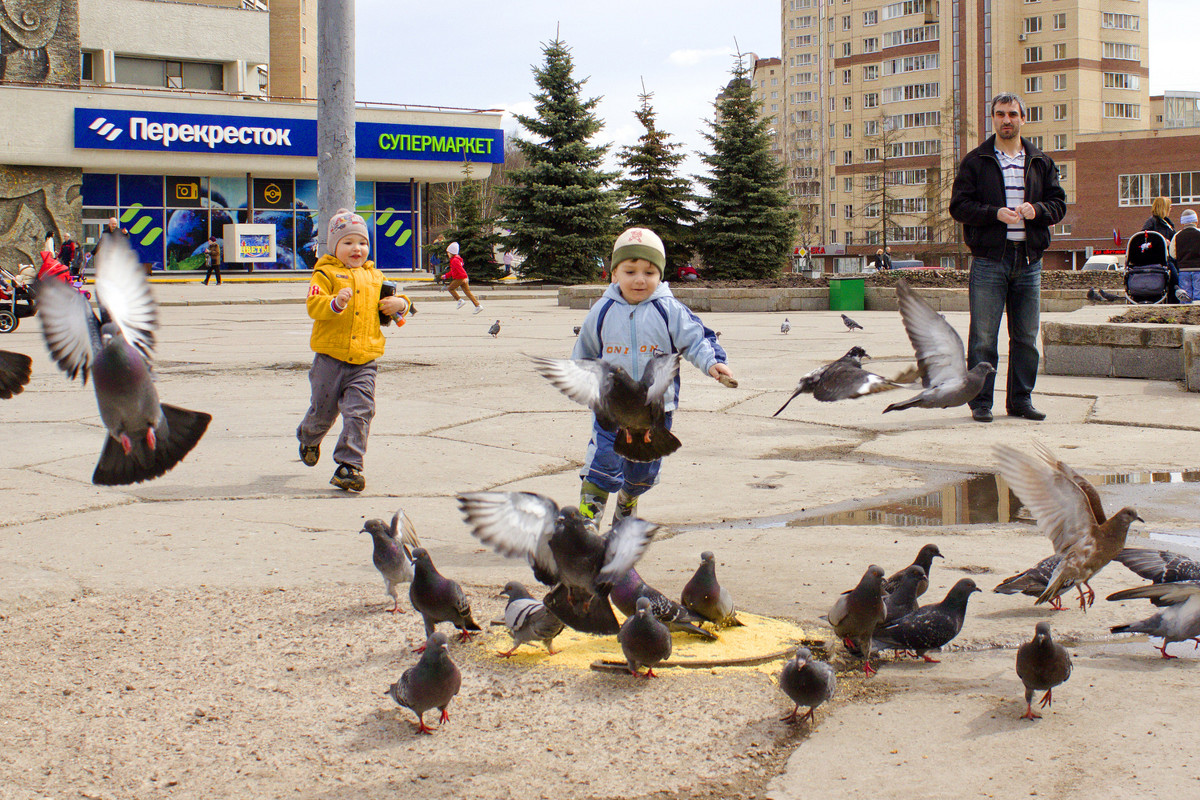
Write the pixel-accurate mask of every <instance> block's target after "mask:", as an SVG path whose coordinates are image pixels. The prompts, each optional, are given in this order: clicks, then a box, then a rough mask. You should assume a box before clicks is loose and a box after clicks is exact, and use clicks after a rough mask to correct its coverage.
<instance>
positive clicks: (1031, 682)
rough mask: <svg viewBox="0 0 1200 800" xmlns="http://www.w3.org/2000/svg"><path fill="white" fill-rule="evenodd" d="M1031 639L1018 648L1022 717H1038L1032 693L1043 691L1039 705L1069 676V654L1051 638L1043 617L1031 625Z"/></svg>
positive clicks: (1048, 699) (1018, 675)
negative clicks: (1021, 687)
mask: <svg viewBox="0 0 1200 800" xmlns="http://www.w3.org/2000/svg"><path fill="white" fill-rule="evenodd" d="M1033 630H1034V634H1033V639H1031V640H1030V641H1028V642H1025V644H1023V645H1021V646H1020V647H1018V648H1017V677H1019V678H1020V679H1021V683H1023V684H1025V713H1024V714H1022V715H1021V719H1041V718H1042V715H1041V714H1038V713H1037V712H1035V711H1034V710H1033V693H1034V692H1045V694H1044V695H1042V702H1041V707H1042V708H1045V707H1046V706H1048V705H1050V704H1051V703H1052V702H1053V692H1054V687H1055V686H1059V685H1061V684H1064V683H1066V682H1067V678H1070V677H1071V654H1070V653H1068V652H1067V648H1065V647H1063V646H1062V645H1061V644H1059V643H1058V642H1056V641H1054V640H1053V639H1052V638H1050V623H1049V622H1046V621H1045V620H1042V621H1041V622H1039V623H1038V624H1037V625H1036V626H1034V629H1033Z"/></svg>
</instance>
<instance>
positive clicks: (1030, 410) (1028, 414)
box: [1007, 406, 1046, 422]
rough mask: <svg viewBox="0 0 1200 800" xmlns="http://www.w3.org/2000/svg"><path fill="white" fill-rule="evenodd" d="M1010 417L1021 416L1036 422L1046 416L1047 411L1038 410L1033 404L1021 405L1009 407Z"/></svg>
mask: <svg viewBox="0 0 1200 800" xmlns="http://www.w3.org/2000/svg"><path fill="white" fill-rule="evenodd" d="M1007 413H1008V415H1009V416H1010V417H1020V418H1021V419H1031V420H1033V421H1034V422H1041V421H1042V420H1044V419H1045V418H1046V412H1045V411H1038V410H1037V409H1036V408H1034V407H1033V406H1021V407H1020V408H1010V409H1008V412H1007Z"/></svg>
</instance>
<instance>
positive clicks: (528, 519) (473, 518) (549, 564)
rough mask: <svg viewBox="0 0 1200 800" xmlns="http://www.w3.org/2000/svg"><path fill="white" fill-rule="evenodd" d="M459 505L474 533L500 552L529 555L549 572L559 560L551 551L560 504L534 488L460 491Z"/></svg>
mask: <svg viewBox="0 0 1200 800" xmlns="http://www.w3.org/2000/svg"><path fill="white" fill-rule="evenodd" d="M458 507H459V508H460V509H461V510H462V512H463V516H464V517H466V520H467V524H468V525H470V526H471V534H472V535H473V536H475V538H477V539H479V540H480V541H481V542H483V543H484V544H486V545H488V546H489V547H491V548H492V549H493V550H495V551H496V552H497V553H500V554H501V555H504V556H508V557H509V558H526V559H528V560H529V561H530V562H531V563H533V564H534V565H535V566H536V567H540V568H541V569H542V570H543V571H545V572H546V573H549V574H550V575H553V576H557V575H558V564H557V563H556V562H555V560H554V554H553V553H551V552H550V535H551V534H552V533H554V525H555V523H556V522H557V520H558V505H557V504H556V503H555V502H554V501H553V500H551V499H550V498H548V497H543V496H542V495H540V494H533V493H532V492H469V493H466V494H462V495H459V497H458Z"/></svg>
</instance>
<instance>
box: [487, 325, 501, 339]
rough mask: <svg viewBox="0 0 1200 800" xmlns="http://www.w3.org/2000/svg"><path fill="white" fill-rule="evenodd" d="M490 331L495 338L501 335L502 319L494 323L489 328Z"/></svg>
mask: <svg viewBox="0 0 1200 800" xmlns="http://www.w3.org/2000/svg"><path fill="white" fill-rule="evenodd" d="M488 333H490V334H491V335H492V338H493V339H495V338H496V337H497V336H499V335H500V320H496V321H495V322H493V323H492V327H490V328H488Z"/></svg>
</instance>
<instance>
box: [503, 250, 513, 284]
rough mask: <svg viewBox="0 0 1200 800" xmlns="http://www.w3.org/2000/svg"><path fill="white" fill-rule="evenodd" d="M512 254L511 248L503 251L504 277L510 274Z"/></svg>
mask: <svg viewBox="0 0 1200 800" xmlns="http://www.w3.org/2000/svg"><path fill="white" fill-rule="evenodd" d="M512 262H513V254H512V251H511V250H505V251H504V277H506V278H507V277H508V276H509V275H512Z"/></svg>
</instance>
